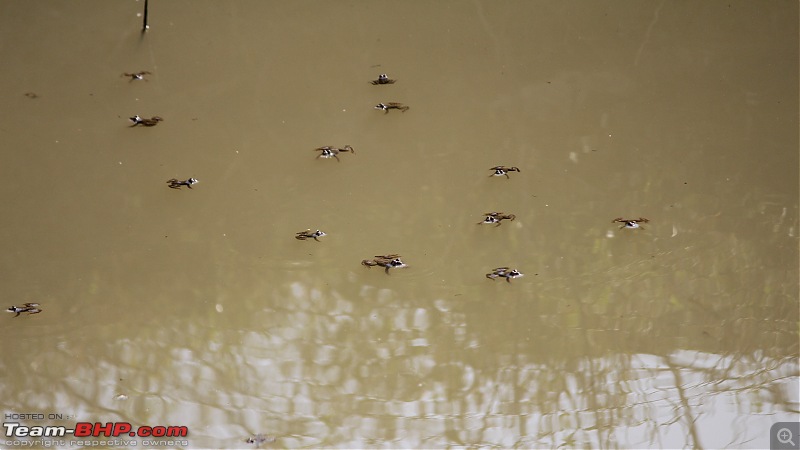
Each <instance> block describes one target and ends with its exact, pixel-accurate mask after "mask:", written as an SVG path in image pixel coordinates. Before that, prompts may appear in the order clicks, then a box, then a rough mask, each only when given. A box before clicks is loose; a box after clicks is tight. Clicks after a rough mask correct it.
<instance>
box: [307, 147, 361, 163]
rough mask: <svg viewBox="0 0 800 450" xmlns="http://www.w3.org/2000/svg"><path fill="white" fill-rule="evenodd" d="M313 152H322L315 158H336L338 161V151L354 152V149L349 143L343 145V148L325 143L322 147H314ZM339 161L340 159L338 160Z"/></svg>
mask: <svg viewBox="0 0 800 450" xmlns="http://www.w3.org/2000/svg"><path fill="white" fill-rule="evenodd" d="M314 151H315V152H322V153H320V154H319V155H317V158H336V161H339V156H338V155H339V153H347V152H350V153H353V154H355V153H356V151H355V150H353V147H351V146H349V145H345V146H344V148H336V147H331V146H329V145H326V146H324V147H317V148H315V149H314ZM339 162H341V161H339Z"/></svg>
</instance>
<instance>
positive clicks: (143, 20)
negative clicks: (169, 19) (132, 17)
mask: <svg viewBox="0 0 800 450" xmlns="http://www.w3.org/2000/svg"><path fill="white" fill-rule="evenodd" d="M147 2H148V0H144V19H142V34H144V32H145V31H147V29H148V28H150V25H148V24H147Z"/></svg>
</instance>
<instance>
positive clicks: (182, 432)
mask: <svg viewBox="0 0 800 450" xmlns="http://www.w3.org/2000/svg"><path fill="white" fill-rule="evenodd" d="M3 428H5V431H6V437H14V438H22V437H53V438H57V437H64V436H66V435H68V434H69V435H73V436H75V437H101V436H104V437H123V436H131V437H186V436H187V435H188V434H189V428H187V427H178V426H171V427H161V426H158V427H148V426H141V427H136V428H134V427H133V426H132V425H131V424H130V423H128V422H108V423H105V424H102V423H100V422H95V423H91V422H78V423H76V424H75V428H67V427H63V426H56V425H33V426H23V425H21V424H19V423H16V422H4V423H3Z"/></svg>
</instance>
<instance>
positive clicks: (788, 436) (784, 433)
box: [776, 428, 796, 447]
mask: <svg viewBox="0 0 800 450" xmlns="http://www.w3.org/2000/svg"><path fill="white" fill-rule="evenodd" d="M776 436H777V437H778V442H780V443H781V444H792V446H793V447H795V446H796V444H795V443H794V441H793V440H792V431H791V430H790V429H788V428H781V429H780V430H778V433H777V435H776Z"/></svg>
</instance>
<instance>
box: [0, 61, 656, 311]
mask: <svg viewBox="0 0 800 450" xmlns="http://www.w3.org/2000/svg"><path fill="white" fill-rule="evenodd" d="M150 74H151V73H150V72H148V71H139V72H132V73H129V72H125V73H123V74H122V76H123V77H126V78H130V80H129V82H131V81H136V80H139V81H147V79H146V78H145V77H146V76H147V75H150ZM396 82H397V80H393V79H391V78H389V76H388V75H386V74H385V73H383V74H380V75H379V76H378V78H377V79H375V80H372V81H370V84H372V85H376V86H377V85H383V84H394V83H396ZM26 95H28V94H26ZM375 109H379V110H382V111H384V114H388V113H389V111H390V110H392V109H397V110H399V111H401V112H406V111H408V110H409V109H410V107H409V106H406V105H404V104H402V103H397V102H386V103H378V104H377V105H376V106H375ZM130 121H131V122H133V125H131V127H136V126H139V125H141V126H144V127H154V126H156V125H158V124H159V123H160V122H162V121H164V119H163V118H162V117H159V116H153V117H151V118H149V119H146V118H142V117H140V116H139V115H135V116H133V117H130ZM314 151H316V152H320V153H319V155H317V159H319V158H326V159H327V158H334V159H336V161H337V162H341V160H340V159H339V154H341V153H352V154H355V150H354V149H353V147H352V146H350V145H345V146H344V147H341V148H338V147H332V146H327V145H326V146H323V147H317V148H315V149H314ZM489 170H490V171H492V173H491V175H489V176H490V177H506V178H508V179H510V178H511V177H510V176H509V175H508V174H509V173H511V172H517V173H519V172H521V170H519V168H518V167H514V166H495V167H491V168H490V169H489ZM197 183H199V180H197V179H196V178H193V177H190V178H187V179H185V180H179V179H177V178H170V179H169V180H167V187H169V188H170V189H181V188H183V187H184V186H185V187H187V188H189V189H192V186H193V185H195V184H197ZM483 215H484V219H483V220H482V221H480V222H478V225H483V224H493V225H495V226H496V227H499V226H500V225H502V222H503V221H504V220H508V221H509V222H513V221H514V219H516V216H515V215H514V214H506V213H504V212H498V211H492V212H487V213H484V214H483ZM648 222H650V220H648V219H646V218H644V217H639V218H638V219H623V218H622V217H617V218H616V219H614V220H613V221H611V223H619V224H620V229H622V228H629V229H637V228H639V229H644V227H643V226H642V225H641V224H643V223H648ZM323 236H327V233H325V232H324V231H321V230H315V231H311V229H307V230H304V231H298V232H297V233H295V236H294V237H295V239H297V240H300V241H305V240H309V239H313V240H314V241H317V242H320V240H319V238H321V237H323ZM400 258H401V256H400V255H398V254H396V253H392V254H388V255H376V256H374V257H373V258H371V259H364V260H362V261H361V265H363V266H365V267H367V268H371V267H376V266H378V267H383V269H384V272H385V273H386V274H387V275H388V274H389V270H391V269H401V268H404V267H408V265H407V264H406V263H404V262H403V261H402V260H401V259H400ZM522 276H524V275H523V273H522V272H520V271H519V270H517V269H511V268H509V267H497V268H495V269H493V270H492V271H491V272H489V273H487V274H486V278H488V279H490V280H495V279H496V278H505V280H506V281H507V282H509V283H510V282H511V280H512V279H514V278H520V277H522ZM6 311H8V312H12V313H15V314H16V315H15V316H14V317H18V316H19V315H20V314H22V313H28V314H29V315H31V314H39V313H40V312H42V310H41V309H40V308H39V304H38V303H25V304H23V306H13V305H12V306H11V307H9V308H8V309H7V310H6Z"/></svg>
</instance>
